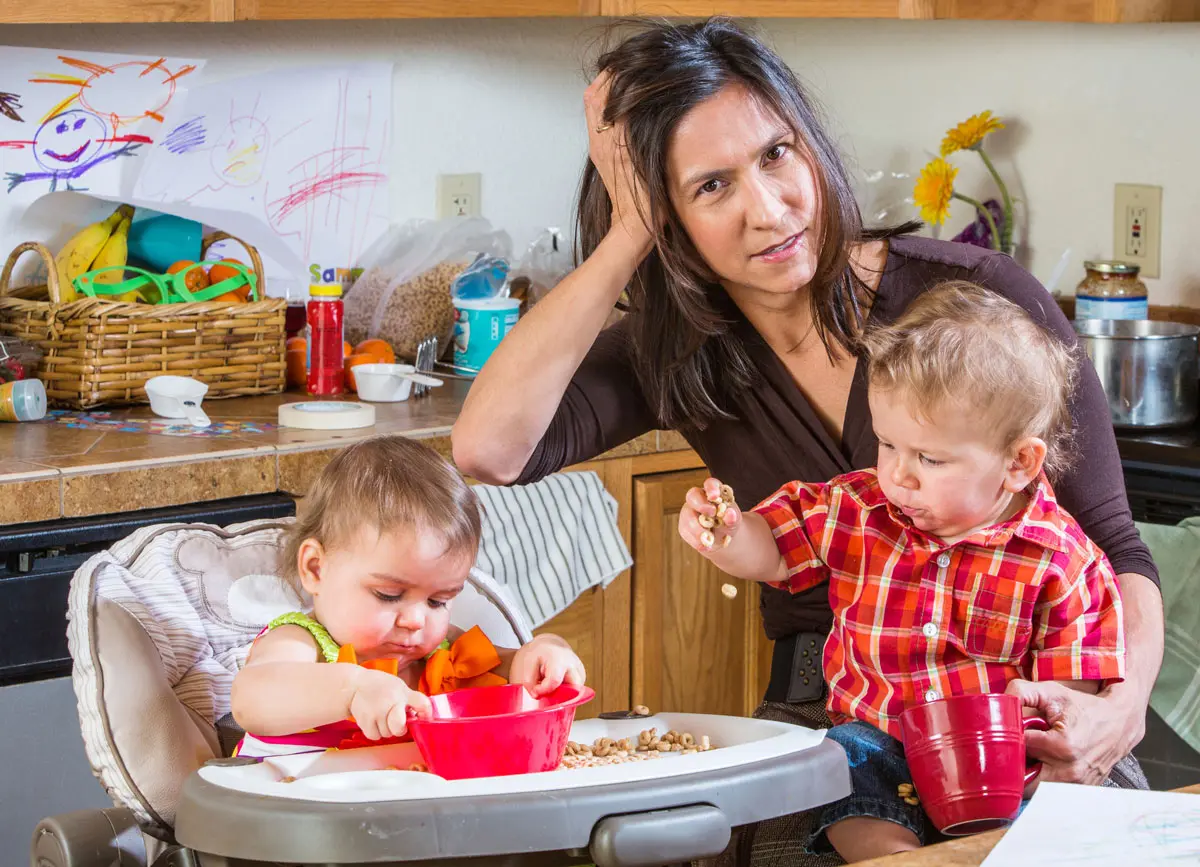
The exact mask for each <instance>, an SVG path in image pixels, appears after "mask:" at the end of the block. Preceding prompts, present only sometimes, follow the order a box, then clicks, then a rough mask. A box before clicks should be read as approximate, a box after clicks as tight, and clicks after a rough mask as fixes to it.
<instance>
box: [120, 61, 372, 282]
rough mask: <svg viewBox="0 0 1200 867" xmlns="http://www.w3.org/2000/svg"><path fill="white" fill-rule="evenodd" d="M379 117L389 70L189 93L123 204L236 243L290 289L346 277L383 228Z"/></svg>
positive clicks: (315, 70) (317, 72) (335, 71)
mask: <svg viewBox="0 0 1200 867" xmlns="http://www.w3.org/2000/svg"><path fill="white" fill-rule="evenodd" d="M391 113H392V64H390V63H368V64H357V65H351V66H335V67H304V68H299V69H287V70H280V71H275V72H268V73H261V74H255V75H247V76H241V77H238V78H232V79H227V80H223V81H218V82H214V83H211V84H202V85H199V86H196V87H192V88H190V89H189V90H188V91H187V93H186V94H184V98H183V99H182V100H181V101H180V102H179V104H177V105H175V106H173V107H172V111H171V113H170V115H169V116H168V118H167V121H166V124H165V126H166V128H167V133H166V135H165V136H163V138H162V139H161V140H160V141H159V142H157V143H156V146H155V147H154V148H152V149H151V151H150V153H149V154H148V155H147V157H146V159H145V160H144V161H143V164H142V166H141V170H140V171H139V173H138V177H137V181H136V184H135V186H134V189H133V191H132V201H133V203H134V204H142V205H145V206H147V207H152V208H155V209H157V210H160V211H163V212H166V213H173V214H177V215H178V216H183V217H190V218H191V219H196V220H200V221H202V222H204V223H206V224H208V225H211V226H216V227H218V228H221V229H222V230H224V231H227V232H229V233H230V234H234V235H237V236H238V237H240V238H243V239H244V240H246V241H248V242H250V243H252V244H254V245H255V246H257V247H259V248H260V250H261V251H262V252H263V253H264V254H265V255H266V256H268V257H270V258H271V259H273V260H275V261H276V262H277V263H278V264H279V265H280V266H282V267H284V268H286V269H287V270H288V271H289V272H290V273H289V274H288V276H289V277H291V278H293V279H295V278H302V279H303V278H306V277H307V275H308V274H310V273H312V271H313V269H314V268H315V269H316V272H317V273H318V274H319V273H320V272H321V271H323V270H324V269H326V268H347V267H350V266H352V265H353V264H355V263H356V262H357V259H358V257H359V255H360V254H361V253H362V251H363V250H365V249H366V248H367V247H368V246H369V245H370V243H371V242H372V241H374V240H375V239H376V238H377V237H378V236H379V235H380V234H382V232H383V231H384V230H385V229H386V228H387V226H388V221H389V219H388V214H389V202H388V162H389V160H390V156H391V154H390V150H389V148H390V141H391ZM269 276H272V275H269ZM276 276H278V275H276ZM270 282H271V281H270V280H268V285H270Z"/></svg>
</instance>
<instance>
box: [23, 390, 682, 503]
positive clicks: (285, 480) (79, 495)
mask: <svg viewBox="0 0 1200 867" xmlns="http://www.w3.org/2000/svg"><path fill="white" fill-rule="evenodd" d="M469 385H470V384H469V383H467V382H464V381H461V380H447V381H446V384H445V385H444V386H443V387H441V388H438V389H435V390H433V391H432V392H431V393H430V396H429V397H423V398H419V399H416V400H407V401H403V402H400V403H377V404H374V407H375V412H376V422H375V425H374V427H369V428H361V429H357V430H342V431H307V430H293V429H289V428H279V427H272V428H271V429H268V430H266V431H263V432H262V433H253V432H246V433H240V434H236V435H222V436H213V437H194V436H167V435H163V434H153V433H141V432H126V431H117V430H114V431H102V430H85V429H78V428H72V427H69V426H68V425H66V424H64V423H62V422H58V421H49V420H48V421H42V422H32V423H31V422H24V423H19V424H0V526H3V525H6V524H16V523H24V522H28V521H49V520H54V519H56V518H60V517H67V518H75V517H83V516H87V515H104V514H111V513H120V512H128V511H133V510H136V509H150V508H161V507H165V506H175V505H181V504H185V503H193V502H202V501H207V500H217V499H223V498H226V497H237V496H243V495H247V494H265V493H273V492H276V491H285V492H287V493H291V494H298V495H299V494H303V493H304V491H305V490H307V488H308V485H309V484H310V483H311V482H312V480H313V478H315V476H316V475H317V473H319V472H320V470H321V468H322V467H324V466H325V464H326V463H327V462H328V461H329V460H330V459H331V458H332V457H333V455H334V454H335V453H336V452H337V451H338V450H339V449H341V448H344V447H345V446H346V445H348V444H349V443H352V442H355V441H357V440H362V439H368V438H370V437H375V436H382V435H385V434H401V435H404V436H410V437H415V438H418V439H428V440H429V441H430V442H429V444H430V445H431V446H432V447H433V448H435V449H436V450H437V451H438V452H439V453H441V454H442V455H444V456H446V457H447V458H449V457H450V428H451V426H452V425H453V424H454V421H455V419H456V418H457V417H458V413H459V410H460V409H461V407H462V403H463V400H464V398H465V397H466V394H467V389H468V387H469ZM306 399H310V398H306V397H305V396H304V395H303V394H301V393H296V392H285V393H284V394H277V395H269V396H261V397H243V398H233V399H230V400H212V401H205V403H204V410H205V412H206V413H207V414H208V415H209V417H210V418H212V420H213V421H214V422H222V421H245V422H259V423H264V422H265V423H270V424H271V425H275V423H276V421H277V411H278V408H279V406H280V405H281V404H285V403H293V402H296V401H300V400H306ZM98 411H100V412H109V413H110V414H111V418H113V419H153V418H154V417H155V416H154V414H153V413H151V412H150V409H149V408H148V407H144V406H142V407H128V408H112V409H102V410H98ZM681 448H687V444H686V443H684V442H683V440H682V438H681V437H679V436H677V435H675V434H669V433H665V432H651V433H649V434H646V435H645V436H643V437H639V438H638V439H637V440H634V441H633V442H630V443H626V444H625V445H623V446H621V447H619V448H618V449H615V450H613V451H612V452H609V453H608V454H607V455H605V456H604V457H625V456H629V455H636V454H648V453H652V452H657V451H675V450H678V449H681Z"/></svg>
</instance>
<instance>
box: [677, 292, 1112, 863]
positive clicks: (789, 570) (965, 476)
mask: <svg viewBox="0 0 1200 867" xmlns="http://www.w3.org/2000/svg"><path fill="white" fill-rule="evenodd" d="M1046 303H1047V304H1049V303H1052V302H1051V301H1050V300H1049V298H1047V302H1046ZM864 344H865V353H866V356H867V360H868V363H867V383H868V389H869V391H868V400H869V403H870V407H871V417H872V421H873V424H874V428H875V434H876V436H877V438H878V440H879V454H878V466H877V467H876V468H875V469H870V470H862V471H857V472H851V473H847V474H846V475H843V476H839V477H838V478H836V479H833V480H832V481H830V482H828V483H824V484H806V483H803V482H791V483H789V484H787V485H785V486H784V487H783V488H782V489H780V490H779V491H778V492H777V493H775V494H773V495H771V496H770V497H768V498H767V499H766V500H764V501H763V502H762V503H760V504H759V505H758V506H756V507H754V509H753V510H751V511H748V512H745V513H742V512H740V511H739V510H738V509H737V507H736V506H731V505H728V504H727V503H726V502H725V500H727V499H729V492H728V489H726V491H724V492H722V491H721V483H720V482H719V481H718V480H716V479H709V480H707V481H706V482H705V485H704V488H693V489H692V490H691V491H689V492H688V495H687V503H686V505H685V506H684V508H683V510H682V512H681V514H680V517H679V532H680V535H681V536H682V537H683V538H684V539H685V540H686V541H687V542H689V543H690V544H691V545H692V546H693V547H695V548H696V549H697V550H698V551H700V552H701V553H702V554H703V555H704V556H706V557H708V558H709V559H710V560H711V561H712V562H713V563H714V564H715V565H716V566H718V567H719V568H720V569H722V570H724V571H725V572H727V573H729V574H730V575H733V576H736V577H739V578H745V579H748V580H753V581H762V582H766V583H769V584H772V585H774V586H777V587H780V588H784V589H788V590H791V591H792V592H794V593H798V592H801V591H803V590H806V589H809V588H811V587H815V586H817V585H818V584H821V583H823V582H826V581H827V582H829V597H830V603H831V606H832V608H833V628H832V630H831V632H830V635H829V638H828V640H827V641H826V643H825V649H824V670H825V680H826V682H827V684H828V687H829V698H828V710H829V715H830V718H831V719H832V721H833V722H834V723H836V725H834V727H833V728H832V729H830V730H829V735H828V736H829V737H830V738H832V739H833V740H836V741H837V742H838V743H840V744H841V745H842V746H843V747H844V748H845V749H846V753H847V755H848V756H849V758H850V765H851V770H850V773H851V780H852V783H853V788H854V793H853V794H852V795H850V796H849V797H847V798H844V799H843V800H841V801H837V802H835V803H833V804H830V805H829V806H827V807H825V808H823V809H822V810H820V811H819V815H818V816H817V818H816V822H815V825H814V828H815V833H814V834H813V837H812V839H811V840H810V841H809V848H810V851H812V852H816V853H823V852H828V851H829V850H830V849H835V850H837V852H838V853H839V854H840V855H841V856H842V857H843V858H844V859H845V860H847V861H851V862H853V861H858V860H865V859H868V858H874V857H877V856H880V855H886V854H890V853H894V852H900V851H904V850H909V849H915V848H917V847H918V846H920V845H922V844H923V843H924V842H927V841H928V837H929V834H930V833H931V831H932V829H931V827H930V826H929V823H928V820H927V818H926V816H925V815H924V813H923V811H922V810H921V808H920V806H919V801H918V799H917V798H915V797H913V796H912V793H913V789H912V782H911V780H912V778H911V776H910V774H909V771H908V766H907V763H906V760H905V755H904V750H903V747H902V746H901V743H900V740H899V739H900V737H901V726H900V715H901V712H902V711H904V710H905V708H908V707H912V706H915V705H919V704H922V703H925V702H931V701H936V700H937V699H939V698H941V697H943V696H952V695H966V694H979V693H1002V692H1004V691H1005V688H1006V687H1007V685H1008V683H1009V682H1010V681H1012V680H1014V679H1017V678H1024V679H1029V680H1057V681H1062V682H1064V683H1066V684H1067V685H1068V686H1071V687H1074V688H1076V689H1081V690H1087V691H1093V692H1094V691H1096V690H1097V689H1098V688H1100V686H1101V685H1103V684H1104V683H1106V682H1113V681H1117V680H1120V679H1121V678H1122V677H1123V675H1124V634H1123V630H1122V623H1121V603H1120V594H1119V590H1118V584H1117V580H1116V576H1115V575H1114V573H1113V570H1112V567H1111V566H1110V565H1109V563H1108V560H1107V559H1106V558H1105V556H1104V554H1103V552H1101V551H1100V549H1099V548H1098V547H1097V546H1096V545H1095V544H1094V543H1092V542H1091V540H1089V539H1088V538H1087V536H1086V535H1085V534H1084V532H1083V530H1082V528H1081V527H1080V526H1079V524H1078V523H1077V522H1076V520H1075V519H1074V518H1073V517H1072V516H1071V515H1070V514H1068V513H1067V512H1066V510H1064V509H1063V508H1062V507H1061V506H1059V505H1058V503H1057V502H1056V501H1055V497H1054V491H1053V489H1052V488H1051V486H1050V482H1049V481H1048V480H1047V477H1046V474H1045V469H1046V468H1050V469H1051V470H1053V468H1054V465H1055V463H1057V462H1059V461H1061V460H1062V457H1063V445H1064V442H1065V440H1066V439H1067V435H1068V432H1069V423H1070V417H1069V412H1068V399H1069V396H1070V392H1071V387H1072V381H1073V379H1074V364H1075V360H1074V358H1073V357H1072V355H1071V353H1070V351H1069V350H1068V349H1067V348H1066V347H1064V346H1063V345H1061V344H1060V343H1059V342H1058V340H1057V339H1056V338H1055V337H1054V336H1053V335H1052V334H1050V333H1049V332H1048V331H1046V330H1044V329H1043V328H1041V327H1040V326H1039V325H1038V324H1037V323H1036V322H1034V321H1033V320H1032V319H1031V318H1030V317H1029V315H1028V314H1027V313H1025V311H1024V310H1022V309H1021V308H1019V307H1017V306H1016V305H1015V304H1012V303H1011V302H1009V301H1007V300H1005V299H1004V298H1001V297H1000V296H998V295H994V294H992V293H989V292H987V291H986V290H984V289H982V288H980V287H977V286H974V285H971V284H965V283H952V284H947V285H944V286H941V287H935V288H933V289H930V290H929V291H928V292H926V293H925V294H924V295H922V296H921V297H919V298H918V299H917V300H916V301H914V302H913V304H912V305H911V306H910V307H909V309H908V310H907V311H905V313H904V314H903V315H902V316H901V317H900V318H899V319H898V320H896V321H895V322H894V323H891V324H890V325H886V326H883V327H880V328H876V329H872V330H870V331H868V333H867V334H866V335H865V338H864ZM722 494H724V498H723V497H722Z"/></svg>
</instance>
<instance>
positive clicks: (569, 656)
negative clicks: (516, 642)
mask: <svg viewBox="0 0 1200 867" xmlns="http://www.w3.org/2000/svg"><path fill="white" fill-rule="evenodd" d="M586 676H587V675H586V672H585V671H584V669H583V661H582V660H580V658H579V657H578V656H576V655H575V651H573V650H572V649H571V647H570V645H569V644H567V643H566V642H565V641H563V640H562V639H561V638H559V637H558V636H557V635H539V636H537V637H535V638H534V639H533V641H531V642H529V643H528V644H525V645H522V646H521V648H520V649H518V650H517V651H516V653H515V654H514V655H513V658H512V665H511V666H510V668H509V674H508V680H509V683H519V684H521V685H522V686H524V687H525V688H526V689H528V690H529V692H530V694H531V695H533V696H534V697H535V698H541V697H542V696H544V695H549V694H550V693H552V692H554V690H556V689H558V688H559V687H560V686H562V685H563V684H564V683H569V684H571V685H572V686H583V682H584V679H585V678H586Z"/></svg>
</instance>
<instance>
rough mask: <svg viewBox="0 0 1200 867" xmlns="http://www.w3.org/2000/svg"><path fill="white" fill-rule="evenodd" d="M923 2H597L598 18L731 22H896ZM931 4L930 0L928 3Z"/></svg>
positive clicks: (891, 0) (881, 0) (695, 0)
mask: <svg viewBox="0 0 1200 867" xmlns="http://www.w3.org/2000/svg"><path fill="white" fill-rule="evenodd" d="M912 2H923V0H725V2H720V0H601V3H600V14H601V15H668V16H699V17H703V16H708V15H732V16H734V17H735V18H896V17H898V16H899V7H900V6H902V5H905V4H907V3H912ZM929 2H932V0H929Z"/></svg>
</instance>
